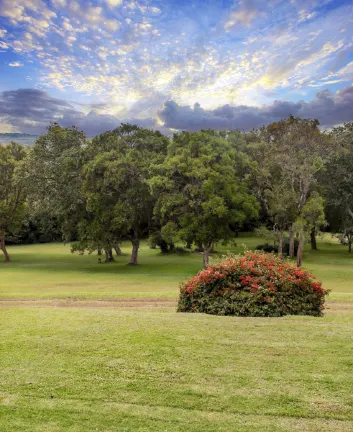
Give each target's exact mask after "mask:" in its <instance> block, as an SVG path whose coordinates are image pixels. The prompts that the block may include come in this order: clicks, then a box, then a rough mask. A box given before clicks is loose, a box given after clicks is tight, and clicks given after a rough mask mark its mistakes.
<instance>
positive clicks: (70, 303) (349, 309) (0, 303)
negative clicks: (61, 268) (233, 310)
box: [0, 298, 353, 314]
mask: <svg viewBox="0 0 353 432" xmlns="http://www.w3.org/2000/svg"><path fill="white" fill-rule="evenodd" d="M2 307H50V308H52V307H54V308H114V309H127V308H128V309H129V308H131V309H133V308H146V309H153V308H173V309H176V307H177V300H174V299H163V298H141V299H137V298H119V299H0V308H2ZM325 312H326V313H330V314H342V313H353V302H347V303H345V302H334V301H327V302H326V308H325Z"/></svg>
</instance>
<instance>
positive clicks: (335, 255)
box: [0, 236, 353, 432]
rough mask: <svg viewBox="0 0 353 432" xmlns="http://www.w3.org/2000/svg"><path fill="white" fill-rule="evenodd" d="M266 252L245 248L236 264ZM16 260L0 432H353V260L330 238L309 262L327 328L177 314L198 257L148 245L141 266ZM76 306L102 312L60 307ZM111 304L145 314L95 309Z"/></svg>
mask: <svg viewBox="0 0 353 432" xmlns="http://www.w3.org/2000/svg"><path fill="white" fill-rule="evenodd" d="M261 242H262V241H261V239H257V238H254V237H251V236H244V237H241V238H239V239H238V246H237V248H235V249H233V251H240V250H241V249H242V247H243V246H242V244H243V243H244V244H246V245H247V247H248V248H253V247H255V246H256V245H257V244H259V243H261ZM123 249H124V251H125V252H126V253H128V251H129V245H128V244H124V248H123ZM217 249H218V250H219V251H220V252H221V253H224V252H225V251H226V250H227V248H221V247H220V246H218V247H217ZM10 252H11V254H12V258H13V262H12V263H11V264H8V265H2V264H0V299H3V300H4V299H12V306H11V307H9V306H4V305H2V306H1V307H0V431H1V432H2V431H4V432H12V431H36V432H37V431H38V432H39V431H46V432H58V431H60V432H61V431H65V432H66V431H68V432H86V431H99V432H102V431H104V432H112V431H114V432H115V431H119V432H120V431H249V432H253V431H271V432H272V431H275V432H276V431H288V432H289V431H320V432H322V431H325V432H326V431H340V432H346V431H353V284H352V283H351V281H352V280H353V278H352V277H353V258H352V257H351V256H350V255H349V254H348V253H347V251H346V249H345V248H343V247H342V246H340V245H338V244H336V243H335V242H333V241H332V240H331V238H330V237H328V236H326V237H325V238H323V239H322V240H321V242H320V244H319V251H315V252H310V251H306V253H305V257H304V260H305V261H304V262H305V267H307V268H309V269H310V270H312V271H313V272H314V273H315V274H316V275H317V276H318V278H319V279H320V280H322V281H323V283H324V286H325V287H327V288H330V289H332V293H331V295H330V298H331V300H330V301H329V303H328V307H327V310H326V311H325V315H324V317H322V318H312V317H285V318H234V317H216V316H207V315H202V314H181V313H176V312H175V304H174V303H173V302H172V301H171V300H173V299H174V300H176V299H177V295H178V284H179V281H180V280H183V279H186V278H187V277H188V276H190V275H192V274H194V273H195V272H197V271H198V270H199V269H200V266H201V257H200V255H197V254H186V255H168V256H161V255H159V254H158V251H152V250H150V249H148V248H147V247H145V246H144V247H143V248H142V250H141V254H140V255H141V256H140V263H141V264H140V265H139V266H138V267H130V266H128V265H126V264H127V262H128V256H126V257H123V258H117V261H116V262H115V263H113V264H100V265H99V264H98V263H97V258H98V257H97V256H96V255H91V256H75V255H71V254H69V247H68V246H64V245H58V244H54V245H35V246H16V247H12V248H10ZM68 298H73V299H81V302H82V304H81V306H85V302H86V303H87V304H88V303H89V302H91V303H90V305H91V306H92V305H95V306H96V307H77V305H76V307H65V308H64V307H54V306H55V305H57V304H58V303H57V301H56V300H54V299H63V300H62V301H66V300H64V299H68ZM114 298H115V299H120V300H123V299H125V300H124V301H126V302H128V301H129V299H132V298H135V299H139V300H138V302H140V301H141V303H139V304H138V306H139V307H130V306H129V307H128V306H126V305H125V303H121V305H120V306H119V304H118V306H119V307H116V306H117V305H116V304H115V303H114V302H112V303H111V305H112V306H110V304H109V302H106V303H105V306H106V307H97V306H99V302H98V299H106V300H107V299H114ZM161 298H163V299H165V300H166V303H163V304H161V306H159V307H155V306H156V303H154V299H161ZM21 299H32V302H29V303H32V304H33V306H32V307H24V306H23V304H24V303H23V302H21V301H20V300H21ZM143 301H146V303H145V304H144V303H143ZM168 301H169V302H170V303H168ZM16 302H18V306H14V305H15V304H16ZM37 302H38V303H37ZM0 303H1V302H0ZM3 303H4V302H3ZM74 303H75V302H74ZM76 303H80V302H79V301H78V302H77V301H76ZM95 303H96V304H95ZM168 304H170V306H168ZM151 305H154V307H151Z"/></svg>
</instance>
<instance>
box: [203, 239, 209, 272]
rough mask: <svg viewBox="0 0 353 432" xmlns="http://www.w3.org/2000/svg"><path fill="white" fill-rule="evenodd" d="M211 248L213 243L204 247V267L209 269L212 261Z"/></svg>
mask: <svg viewBox="0 0 353 432" xmlns="http://www.w3.org/2000/svg"><path fill="white" fill-rule="evenodd" d="M210 249H211V245H205V246H204V248H203V268H205V269H207V267H208V264H209V261H210Z"/></svg>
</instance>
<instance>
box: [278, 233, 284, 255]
mask: <svg viewBox="0 0 353 432" xmlns="http://www.w3.org/2000/svg"><path fill="white" fill-rule="evenodd" d="M278 255H279V256H280V257H281V258H282V255H283V231H280V232H279V241H278Z"/></svg>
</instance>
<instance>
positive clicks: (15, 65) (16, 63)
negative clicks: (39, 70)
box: [9, 61, 23, 67]
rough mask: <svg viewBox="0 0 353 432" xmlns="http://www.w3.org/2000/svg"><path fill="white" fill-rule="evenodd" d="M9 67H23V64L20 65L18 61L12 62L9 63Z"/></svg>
mask: <svg viewBox="0 0 353 432" xmlns="http://www.w3.org/2000/svg"><path fill="white" fill-rule="evenodd" d="M9 66H11V67H23V63H20V62H18V61H16V62H11V63H9Z"/></svg>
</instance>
